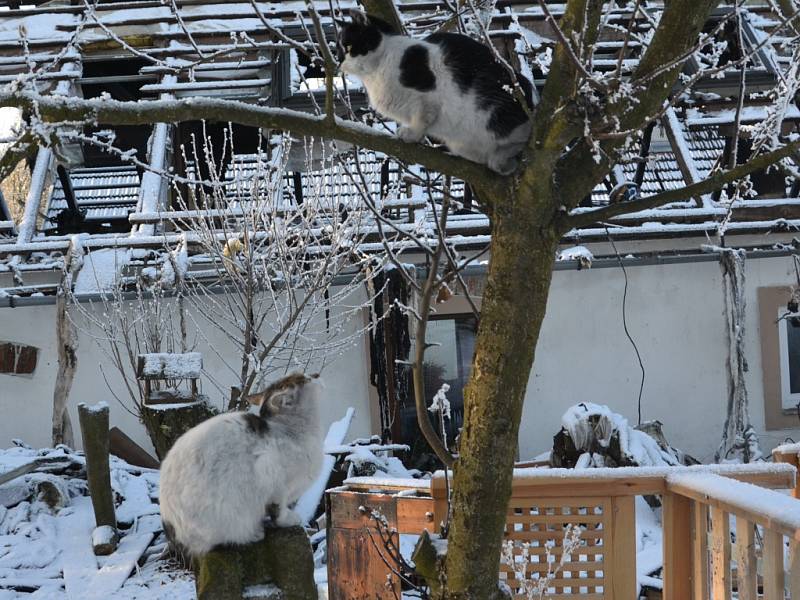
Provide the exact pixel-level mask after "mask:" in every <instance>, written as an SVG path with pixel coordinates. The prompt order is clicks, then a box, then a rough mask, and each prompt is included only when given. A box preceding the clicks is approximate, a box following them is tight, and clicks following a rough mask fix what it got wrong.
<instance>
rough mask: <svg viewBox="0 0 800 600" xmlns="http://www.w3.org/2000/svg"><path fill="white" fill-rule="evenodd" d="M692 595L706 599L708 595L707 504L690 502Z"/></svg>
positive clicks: (697, 599)
mask: <svg viewBox="0 0 800 600" xmlns="http://www.w3.org/2000/svg"><path fill="white" fill-rule="evenodd" d="M692 520H693V528H692V597H693V598H694V600H707V599H708V598H709V595H708V579H709V577H708V506H707V505H705V504H702V503H700V502H692Z"/></svg>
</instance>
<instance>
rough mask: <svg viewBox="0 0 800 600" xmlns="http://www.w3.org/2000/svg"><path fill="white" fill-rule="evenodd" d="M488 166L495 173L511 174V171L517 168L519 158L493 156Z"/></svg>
mask: <svg viewBox="0 0 800 600" xmlns="http://www.w3.org/2000/svg"><path fill="white" fill-rule="evenodd" d="M487 166H488V167H489V168H490V169H491V170H492V171H494V172H495V173H500V174H501V175H511V173H513V172H514V171H516V170H517V167H518V166H519V160H518V159H517V158H505V157H504V158H498V157H494V156H493V157H491V158H490V159H489V164H488V165H487Z"/></svg>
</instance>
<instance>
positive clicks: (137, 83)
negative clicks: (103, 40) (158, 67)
mask: <svg viewBox="0 0 800 600" xmlns="http://www.w3.org/2000/svg"><path fill="white" fill-rule="evenodd" d="M147 64H149V63H146V62H145V61H144V60H142V59H127V60H120V59H115V60H101V61H87V62H85V63H84V65H83V74H82V77H81V89H82V91H83V97H84V98H97V97H99V96H101V95H102V94H108V95H109V96H111V97H112V98H113V99H114V100H120V101H128V102H130V101H135V100H139V99H141V98H142V93H141V91H140V90H141V87H142V86H143V85H145V84H146V83H152V82H153V81H154V79H153V78H152V77H144V76H141V75H139V69H141V68H142V67H144V66H146V65H147ZM103 131H113V133H114V141H113V145H114V147H115V148H117V149H119V150H121V151H123V152H128V151H130V150H136V158H137V159H138V160H139V161H141V162H147V140H148V138H149V137H150V133H151V131H152V127H142V126H141V125H117V126H114V127H113V128H111V127H108V126H99V127H86V128H85V130H84V133H85V135H98V137H100V138H101V139H102V138H104V136H103V134H102V133H100V132H103ZM108 141H110V140H108ZM81 147H82V151H83V166H85V167H116V166H123V165H128V164H130V163H129V162H127V161H125V160H124V159H123V158H121V157H120V156H119V155H118V154H117V153H115V152H109V151H107V150H104V149H103V148H101V147H100V146H98V145H96V144H92V143H83V144H82V145H81Z"/></svg>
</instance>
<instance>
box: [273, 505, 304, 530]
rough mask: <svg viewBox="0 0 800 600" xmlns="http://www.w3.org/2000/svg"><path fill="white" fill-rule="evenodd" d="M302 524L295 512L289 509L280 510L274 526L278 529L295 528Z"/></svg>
mask: <svg viewBox="0 0 800 600" xmlns="http://www.w3.org/2000/svg"><path fill="white" fill-rule="evenodd" d="M302 524H303V519H301V518H300V515H298V514H297V513H296V512H295V511H293V510H292V509H290V508H287V509H285V510H282V511H281V513H280V514H279V515H278V516H277V518H276V519H275V525H277V526H278V527H297V526H298V525H302Z"/></svg>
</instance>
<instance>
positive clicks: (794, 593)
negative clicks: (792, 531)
mask: <svg viewBox="0 0 800 600" xmlns="http://www.w3.org/2000/svg"><path fill="white" fill-rule="evenodd" d="M789 597H790V598H791V600H800V542H798V541H797V540H790V541H789Z"/></svg>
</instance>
